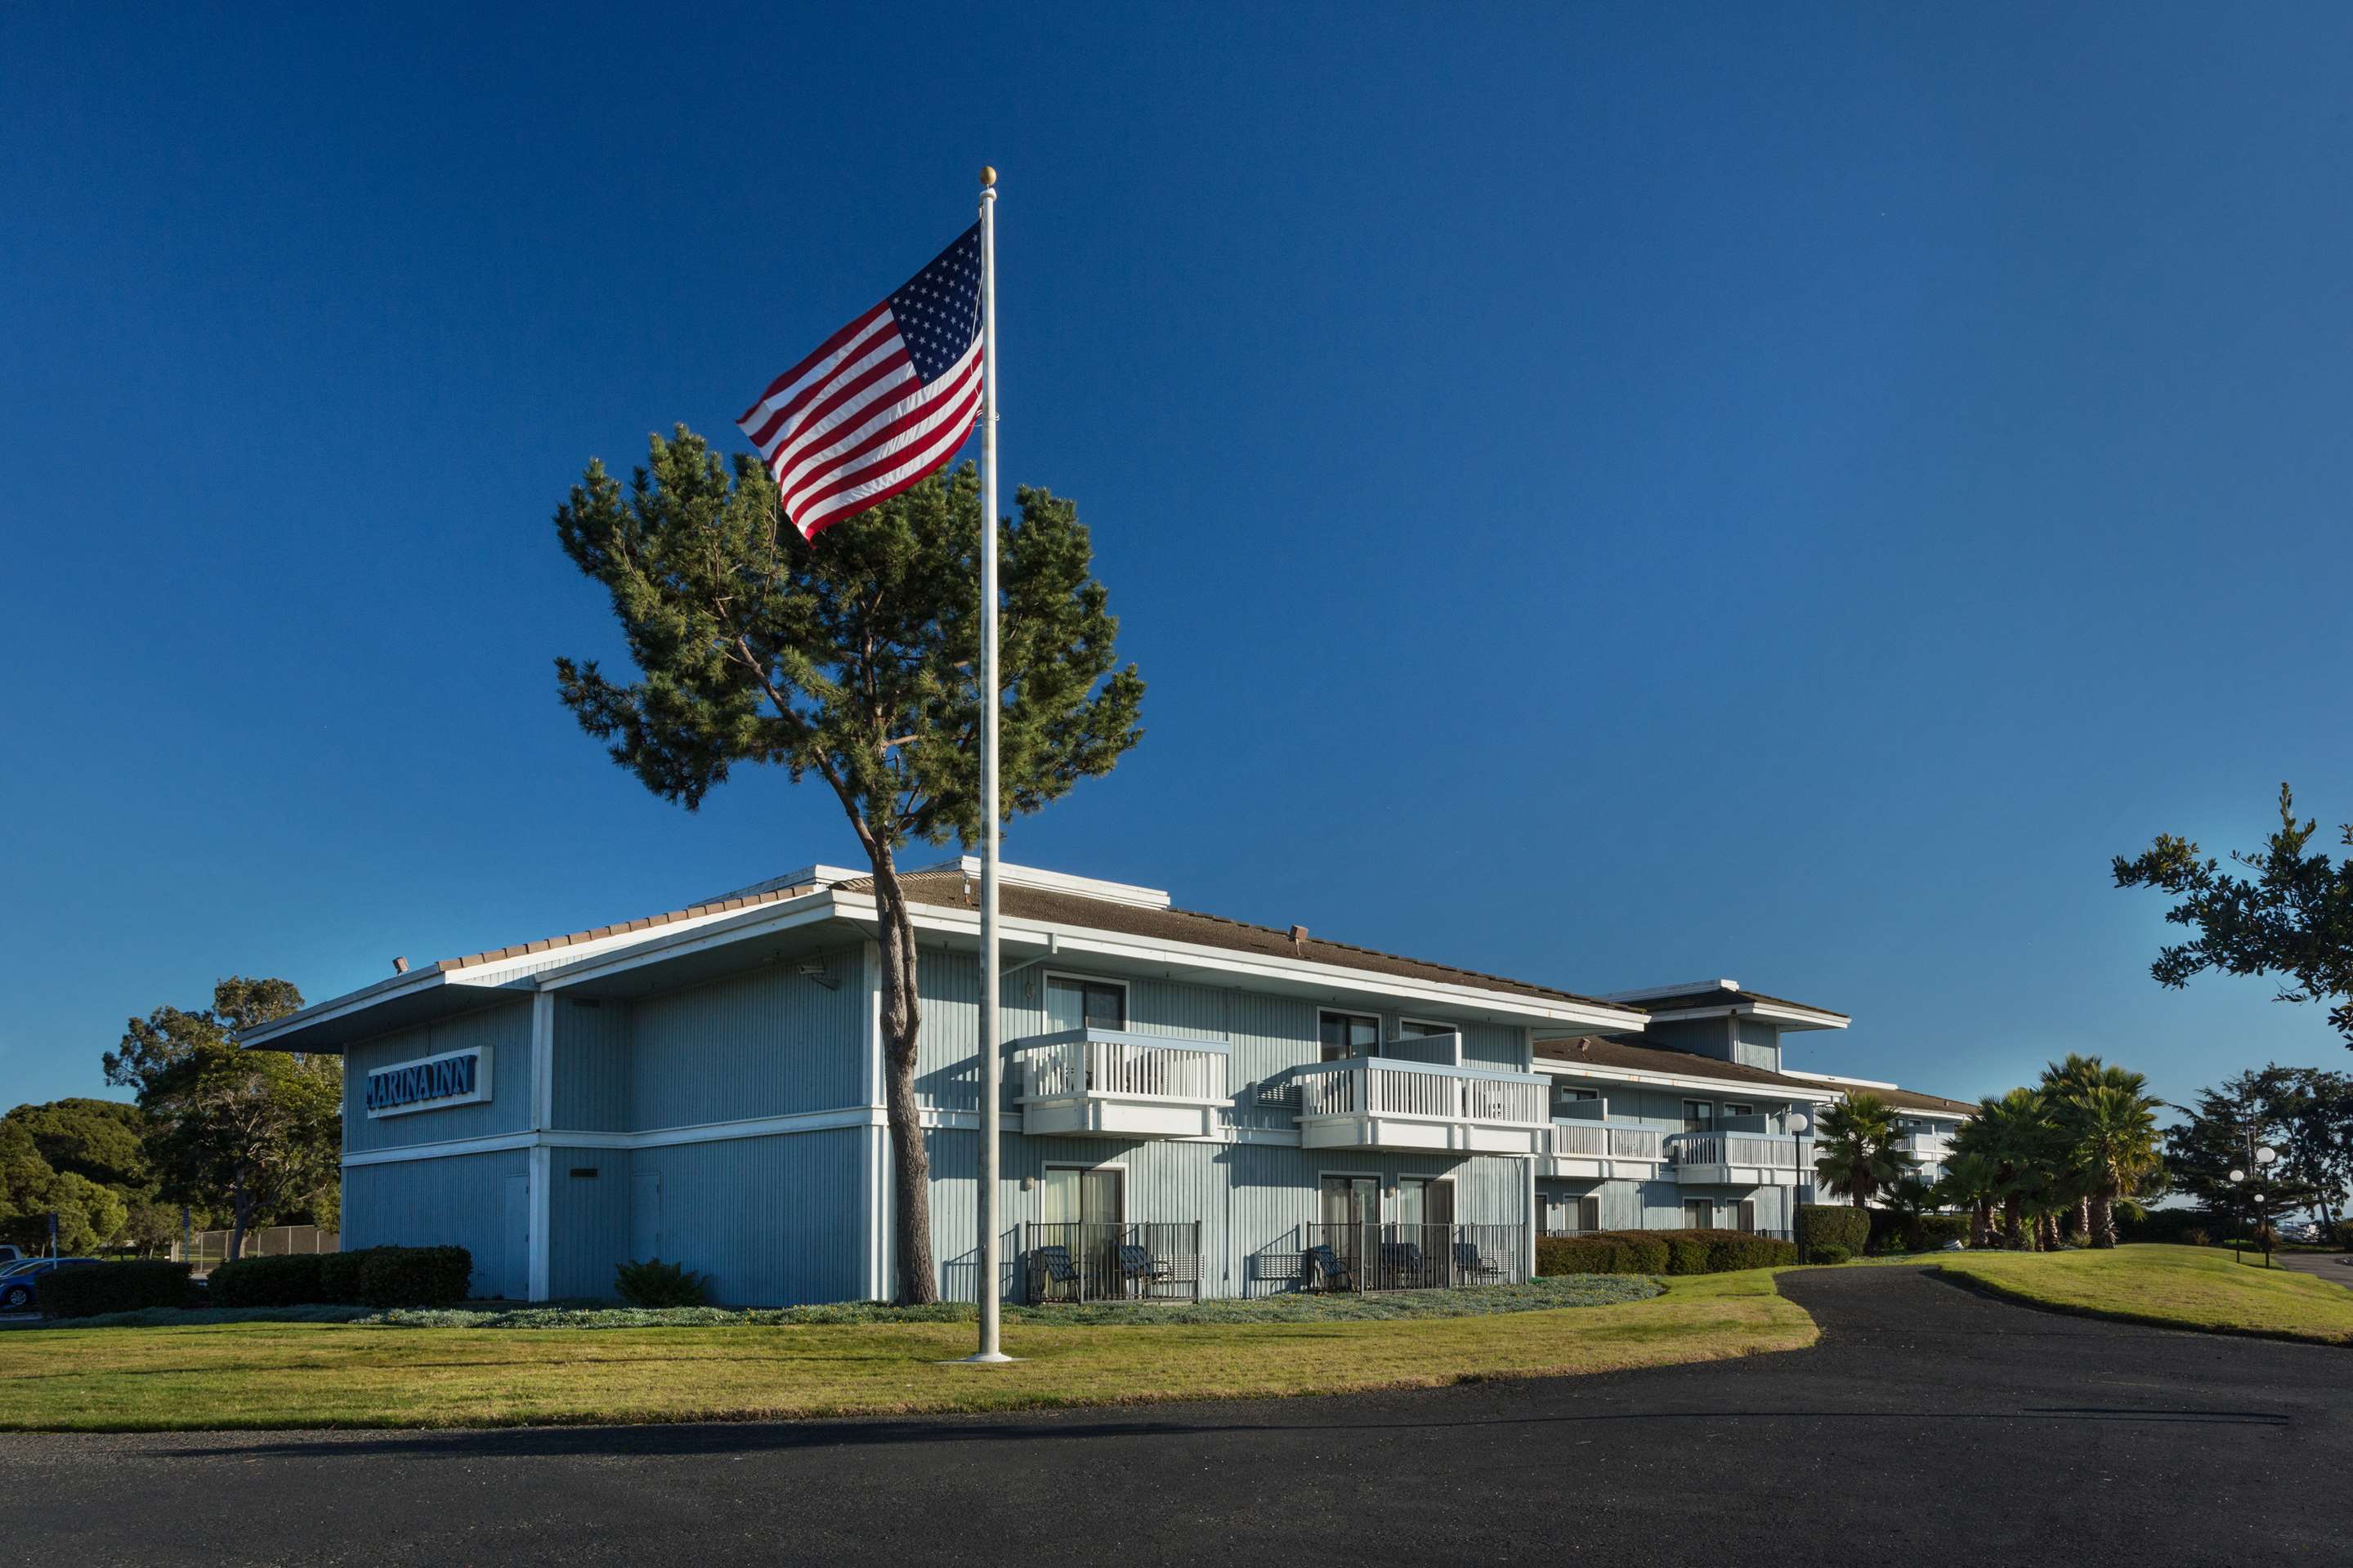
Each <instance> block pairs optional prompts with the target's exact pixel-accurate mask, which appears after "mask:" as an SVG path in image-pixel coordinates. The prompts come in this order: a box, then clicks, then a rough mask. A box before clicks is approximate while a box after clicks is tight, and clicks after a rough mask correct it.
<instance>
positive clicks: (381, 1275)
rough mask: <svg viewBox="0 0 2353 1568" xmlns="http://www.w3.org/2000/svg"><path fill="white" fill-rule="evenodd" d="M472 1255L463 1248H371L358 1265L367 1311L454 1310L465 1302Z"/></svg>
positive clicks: (471, 1275) (471, 1272) (471, 1267)
mask: <svg viewBox="0 0 2353 1568" xmlns="http://www.w3.org/2000/svg"><path fill="white" fill-rule="evenodd" d="M473 1277H474V1255H473V1254H472V1253H470V1252H469V1251H467V1250H466V1249H465V1248H464V1247H370V1248H369V1249H368V1257H367V1261H366V1262H364V1263H363V1264H361V1265H360V1300H361V1301H362V1302H363V1303H364V1304H365V1305H367V1306H370V1307H454V1306H456V1305H457V1304H458V1303H459V1302H460V1301H462V1300H465V1299H466V1292H467V1289H469V1283H470V1281H471V1280H472V1279H473Z"/></svg>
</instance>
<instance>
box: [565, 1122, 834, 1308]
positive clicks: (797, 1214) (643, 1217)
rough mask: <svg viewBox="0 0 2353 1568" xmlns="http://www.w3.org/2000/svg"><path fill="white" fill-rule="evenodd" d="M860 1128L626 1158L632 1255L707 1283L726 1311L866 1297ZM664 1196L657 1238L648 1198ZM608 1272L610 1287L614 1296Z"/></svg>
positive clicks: (676, 1147)
mask: <svg viewBox="0 0 2353 1568" xmlns="http://www.w3.org/2000/svg"><path fill="white" fill-rule="evenodd" d="M860 1147H861V1140H860V1136H859V1133H858V1131H856V1130H855V1129H850V1128H839V1129H834V1130H830V1131H822V1132H798V1133H791V1134H787V1135H786V1136H782V1137H773V1138H730V1139H726V1140H724V1141H722V1142H711V1143H676V1144H670V1145H668V1146H666V1147H661V1148H654V1149H636V1150H632V1151H630V1152H629V1166H630V1185H631V1188H632V1196H633V1199H635V1200H640V1201H635V1202H633V1204H632V1212H631V1214H630V1215H629V1255H630V1256H631V1257H633V1258H651V1257H654V1256H656V1255H657V1254H659V1256H660V1257H662V1258H668V1259H670V1260H671V1261H673V1262H679V1263H683V1264H685V1265H686V1266H687V1267H688V1268H695V1269H699V1270H701V1271H702V1272H704V1273H706V1274H708V1275H710V1276H711V1284H710V1289H711V1299H712V1301H713V1302H715V1303H717V1304H719V1305H722V1306H731V1307H760V1306H790V1305H795V1304H797V1303H800V1302H804V1301H843V1300H857V1299H859V1298H860V1296H862V1295H864V1294H865V1289H864V1284H865V1268H866V1251H865V1248H866V1216H865V1215H862V1214H860V1212H859V1209H858V1205H856V1204H855V1203H854V1202H852V1201H850V1194H855V1193H856V1192H857V1191H858V1160H859V1151H860ZM649 1192H654V1193H658V1194H659V1229H658V1230H657V1229H655V1228H654V1227H652V1226H649V1223H648V1221H649V1217H650V1216H649V1213H648V1211H647V1208H646V1205H645V1204H644V1202H643V1201H641V1200H643V1199H644V1198H645V1197H646V1196H647V1195H648V1194H649ZM610 1292H611V1280H610V1278H609V1275H608V1277H607V1281H606V1286H605V1289H604V1290H602V1291H600V1292H598V1294H610Z"/></svg>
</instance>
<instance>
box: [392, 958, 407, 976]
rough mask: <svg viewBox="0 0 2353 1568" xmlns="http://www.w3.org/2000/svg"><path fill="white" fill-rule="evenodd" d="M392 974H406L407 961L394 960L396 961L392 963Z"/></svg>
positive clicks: (402, 959) (401, 959) (403, 959)
mask: <svg viewBox="0 0 2353 1568" xmlns="http://www.w3.org/2000/svg"><path fill="white" fill-rule="evenodd" d="M392 972H393V973H395V974H406V973H408V960H406V959H405V958H396V959H394V960H393V961H392Z"/></svg>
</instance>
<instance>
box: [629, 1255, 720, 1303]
mask: <svg viewBox="0 0 2353 1568" xmlns="http://www.w3.org/2000/svg"><path fill="white" fill-rule="evenodd" d="M709 1283H710V1276H708V1275H705V1274H698V1273H696V1272H695V1271H694V1270H693V1269H691V1268H687V1267H686V1266H685V1265H684V1264H681V1263H664V1262H663V1261H662V1260H661V1259H660V1258H648V1259H647V1260H646V1261H645V1262H643V1263H638V1262H637V1261H635V1260H632V1261H630V1262H628V1263H624V1264H622V1265H621V1266H620V1267H619V1268H616V1269H614V1270H613V1289H615V1290H616V1291H617V1293H618V1294H619V1295H620V1298H621V1300H624V1301H626V1302H628V1304H629V1305H630V1306H632V1307H704V1306H708V1305H710V1304H711V1292H710V1291H709V1290H707V1289H704V1287H705V1286H706V1285H708V1284H709Z"/></svg>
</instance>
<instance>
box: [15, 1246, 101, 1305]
mask: <svg viewBox="0 0 2353 1568" xmlns="http://www.w3.org/2000/svg"><path fill="white" fill-rule="evenodd" d="M101 1261H103V1260H102V1259H100V1258H35V1259H33V1260H32V1261H31V1262H30V1263H24V1264H19V1265H17V1266H16V1268H11V1269H10V1270H8V1272H7V1273H5V1274H0V1312H29V1311H31V1310H33V1309H34V1308H36V1307H37V1306H39V1305H40V1304H41V1279H42V1276H44V1275H47V1274H52V1273H54V1272H56V1271H57V1270H58V1269H60V1268H67V1267H68V1266H69V1265H72V1264H76V1263H98V1262H101Z"/></svg>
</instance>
